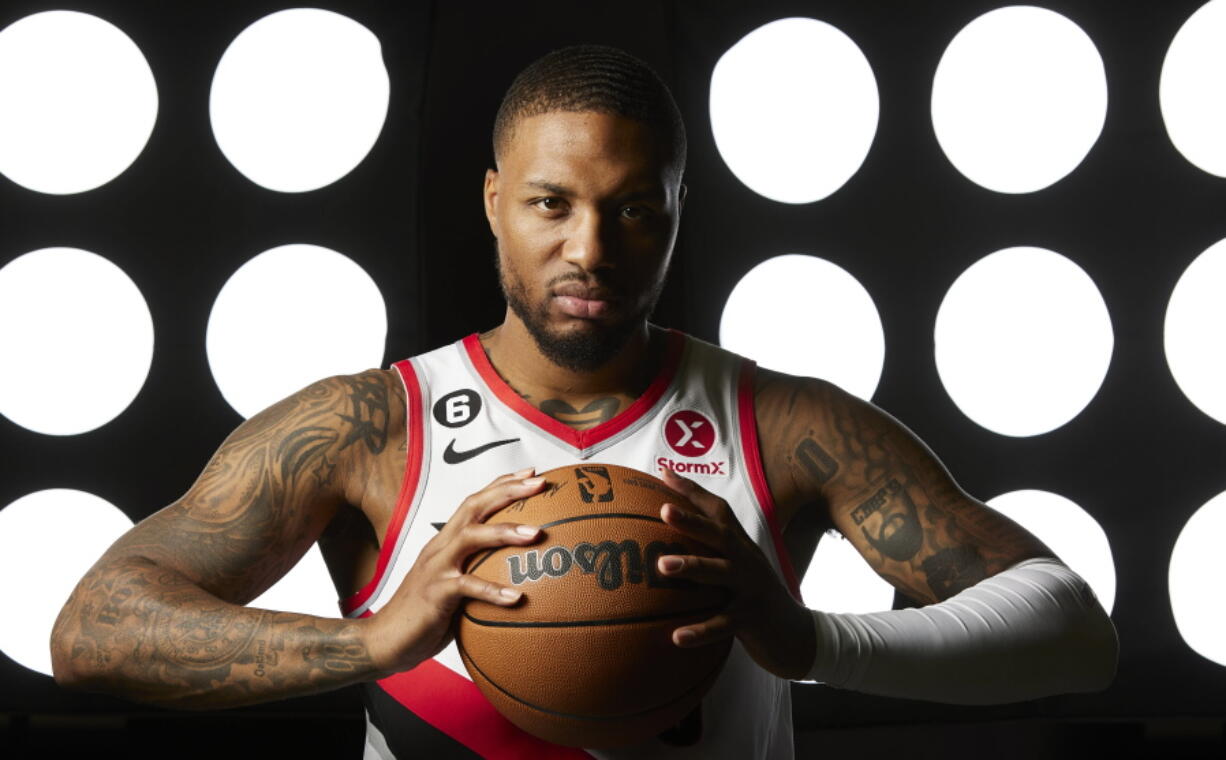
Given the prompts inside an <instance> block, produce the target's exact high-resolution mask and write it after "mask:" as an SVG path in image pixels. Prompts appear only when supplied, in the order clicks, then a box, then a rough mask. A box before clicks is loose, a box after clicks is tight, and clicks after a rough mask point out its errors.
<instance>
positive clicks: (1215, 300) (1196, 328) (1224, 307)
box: [1163, 240, 1226, 423]
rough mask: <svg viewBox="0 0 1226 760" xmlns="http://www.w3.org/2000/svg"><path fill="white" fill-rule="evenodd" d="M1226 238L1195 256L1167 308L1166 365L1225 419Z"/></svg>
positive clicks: (1193, 396)
mask: <svg viewBox="0 0 1226 760" xmlns="http://www.w3.org/2000/svg"><path fill="white" fill-rule="evenodd" d="M1223 293H1226V240H1219V241H1218V242H1216V243H1214V244H1213V245H1212V246H1210V247H1209V248H1208V249H1207V250H1206V251H1205V252H1204V253H1202V254H1201V255H1199V256H1197V257H1196V259H1195V260H1193V261H1192V263H1191V264H1189V265H1188V268H1187V269H1185V270H1184V273H1183V274H1182V275H1181V276H1180V278H1179V282H1177V283H1176V284H1175V289H1174V290H1172V291H1171V299H1170V302H1169V303H1168V304H1167V307H1166V323H1165V325H1164V330H1163V346H1164V348H1165V350H1166V361H1167V366H1169V367H1170V369H1171V375H1172V376H1174V378H1175V382H1176V383H1177V384H1178V385H1179V389H1180V390H1182V391H1183V393H1184V395H1185V396H1187V397H1188V399H1189V400H1190V401H1191V402H1192V403H1193V404H1195V405H1196V408H1198V409H1200V410H1201V411H1202V412H1204V413H1205V414H1207V415H1209V416H1210V417H1212V418H1213V419H1215V420H1217V421H1218V422H1221V423H1226V298H1223V297H1222V294H1223Z"/></svg>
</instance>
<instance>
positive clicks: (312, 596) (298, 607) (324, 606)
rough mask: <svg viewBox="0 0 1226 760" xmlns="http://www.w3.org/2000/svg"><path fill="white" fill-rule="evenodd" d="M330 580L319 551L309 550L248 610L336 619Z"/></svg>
mask: <svg viewBox="0 0 1226 760" xmlns="http://www.w3.org/2000/svg"><path fill="white" fill-rule="evenodd" d="M336 598H337V595H336V589H335V588H333V586H332V576H331V575H329V574H328V566H327V564H325V563H324V556H323V554H322V553H321V552H320V551H319V545H318V544H316V545H314V546H312V547H311V548H310V549H309V550H308V551H307V553H306V554H304V555H303V557H302V559H300V560H299V561H298V564H296V565H294V567H293V569H292V570H290V571H289V572H288V573H286V574H285V575H284V576H282V577H281V580H279V581H277V582H276V583H274V584H273V585H272V587H271V588H269V589H268V590H267V591H265V592H264V593H263V594H260V596H259V597H257V598H256V599H255V601H253V602H251V604H250V605H249V606H251V607H259V608H260V609H265V610H275V611H277V612H297V613H299V614H302V615H315V616H317V617H333V618H335V617H340V616H341V615H340V608H339V607H338V606H337V603H336Z"/></svg>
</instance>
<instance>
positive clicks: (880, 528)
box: [52, 47, 1117, 758]
mask: <svg viewBox="0 0 1226 760" xmlns="http://www.w3.org/2000/svg"><path fill="white" fill-rule="evenodd" d="M494 148H495V159H496V165H497V168H496V169H491V170H490V171H489V172H488V173H487V175H486V179H485V190H484V198H485V208H486V214H487V217H488V219H489V223H490V227H491V230H492V232H493V234H494V237H495V238H496V240H497V247H498V265H499V275H500V281H501V283H502V287H503V292H504V294H505V296H506V299H507V303H508V308H507V312H506V318H505V320H504V321H503V323H502V324H501V325H500V326H498V327H496V328H494V329H492V330H490V331H488V332H486V333H483V334H481V335H473V336H470V337H469V338H466V339H465V340H463V341H460V342H459V343H457V344H455V345H453V346H446V347H443V348H440V349H437V350H435V351H432V352H429V353H427V354H423V355H422V356H419V357H414V358H413V359H412V360H406V361H403V362H398V363H397V364H396V365H395V366H394V367H393V369H391V370H386V371H383V370H371V371H367V372H364V373H361V374H358V375H352V376H342V377H334V378H328V379H326V380H322V381H320V382H318V383H316V384H314V385H312V386H310V387H308V388H306V389H303V390H302V391H300V392H298V393H296V394H294V395H293V396H290V397H289V398H287V399H285V400H284V401H281V402H279V403H278V404H275V405H274V406H272V407H270V408H269V409H267V410H265V411H263V412H261V413H260V414H258V415H256V416H254V417H252V418H251V419H250V420H248V421H247V422H245V423H243V424H242V425H241V426H239V428H238V429H237V430H236V431H235V432H234V433H233V434H232V435H231V436H230V437H229V438H228V439H227V440H226V441H225V442H224V443H223V445H222V446H221V448H220V449H219V451H218V452H217V454H216V455H215V456H214V458H213V459H212V460H211V461H210V463H209V464H208V466H207V467H206V469H205V470H204V472H203V474H202V475H201V476H200V478H199V479H198V480H197V482H196V483H195V484H194V485H193V486H192V488H191V489H190V490H189V491H188V492H187V493H186V494H185V495H184V496H183V497H182V498H181V499H179V500H178V501H176V502H175V503H173V504H171V505H170V506H168V507H166V508H165V509H163V510H161V511H160V512H157V513H156V514H154V515H152V516H150V517H149V518H148V519H146V520H144V521H142V522H141V523H140V524H138V525H137V526H135V527H134V528H133V529H132V530H131V531H130V532H129V533H127V534H126V535H125V536H123V537H122V538H121V539H120V540H119V541H117V542H116V544H115V545H114V546H112V547H111V548H110V549H109V550H108V551H107V553H106V554H105V555H104V556H103V557H102V558H101V559H100V560H99V561H98V563H97V564H95V565H94V567H93V568H92V569H91V570H90V571H89V573H88V574H87V575H86V576H85V577H84V578H83V579H82V581H81V583H80V584H79V585H78V587H77V589H76V590H75V591H74V593H73V595H72V597H71V598H70V599H69V601H68V603H67V604H66V605H65V607H64V610H63V611H62V613H61V615H60V618H59V620H58V621H57V623H56V627H55V630H54V632H53V636H52V651H53V660H54V666H55V673H56V678H57V680H58V681H59V682H60V683H63V684H68V685H73V686H76V687H79V688H87V689H94V690H108V691H112V692H115V693H119V694H123V695H126V696H129V697H131V698H135V699H139V700H143V701H149V702H155V703H159V704H166V705H173V706H181V707H192V708H209V707H224V706H234V705H241V704H248V703H253V702H259V701H267V700H273V699H280V698H285V697H289V696H296V695H301V694H308V693H313V692H319V691H323V690H328V689H333V688H338V687H341V686H345V685H349V684H353V683H363V684H364V690H365V694H366V698H367V705H368V716H369V726H368V741H367V756H368V757H393V756H408V755H409V754H410V753H413V754H414V756H417V755H420V756H430V757H444V756H463V757H472V756H474V754H475V755H478V756H487V757H524V756H533V757H588V756H600V757H605V756H608V757H615V756H621V755H622V754H624V755H625V756H633V757H655V756H658V757H695V758H697V757H703V758H724V757H726V758H743V757H770V758H776V757H789V756H791V754H792V743H791V726H790V720H791V714H790V702H789V696H788V695H789V692H788V688H787V687H788V679H793V680H795V679H804V678H812V679H816V680H819V681H823V682H826V683H829V684H831V685H834V686H839V687H844V688H853V689H859V690H863V691H867V692H871V693H877V694H884V695H889V696H897V697H906V698H914V699H930V700H938V701H945V702H956V703H987V702H1007V701H1016V700H1021V699H1030V698H1034V697H1038V696H1041V695H1045V694H1051V693H1058V692H1068V691H1092V690H1098V689H1102V688H1105V686H1106V685H1107V684H1108V683H1110V681H1111V679H1112V677H1113V675H1114V668H1115V660H1116V651H1117V644H1116V637H1115V631H1114V628H1113V627H1112V625H1111V622H1110V620H1109V619H1108V618H1107V616H1106V614H1105V613H1104V612H1103V610H1102V608H1101V606H1100V605H1099V604H1098V602H1097V600H1096V599H1095V598H1094V595H1093V593H1092V592H1091V591H1090V590H1089V588H1088V586H1087V585H1086V584H1085V583H1084V581H1082V580H1081V579H1080V578H1079V577H1078V576H1076V575H1075V574H1074V573H1072V572H1071V571H1069V570H1068V568H1067V567H1065V566H1064V565H1063V564H1062V563H1060V562H1059V560H1057V559H1055V558H1054V557H1053V556H1052V554H1051V552H1050V551H1049V550H1048V549H1047V548H1046V547H1045V546H1043V544H1042V543H1040V542H1039V541H1038V540H1037V539H1035V538H1034V537H1033V536H1031V535H1030V534H1028V533H1027V532H1026V531H1024V530H1023V529H1021V528H1020V527H1018V526H1017V525H1015V524H1014V523H1012V522H1010V521H1009V520H1007V519H1006V518H1004V517H1002V516H1001V515H999V514H997V513H996V512H994V511H992V510H991V509H989V508H988V507H986V506H985V505H983V504H981V503H979V502H977V501H975V500H973V499H971V498H970V497H969V496H967V495H966V494H965V493H963V492H962V491H961V490H960V489H959V488H958V487H957V485H956V484H955V483H954V482H953V480H952V479H951V478H950V476H949V474H948V473H947V472H946V471H945V469H944V468H943V466H942V465H941V464H940V463H939V462H938V461H937V459H936V458H935V457H934V456H933V454H932V453H931V452H930V451H928V449H927V448H925V447H924V445H923V444H922V443H921V442H920V441H918V440H917V439H916V438H915V437H914V436H913V435H912V434H911V433H910V432H909V431H907V430H906V429H905V428H904V427H903V426H902V425H900V424H899V423H898V422H897V421H895V420H894V419H892V418H891V417H889V416H888V415H886V414H885V413H884V412H882V411H881V410H879V409H877V408H876V407H874V406H873V405H871V404H869V403H867V402H864V401H860V400H858V399H856V398H854V397H852V396H850V395H848V394H846V393H844V392H842V391H841V390H839V389H838V388H836V387H834V386H832V385H830V384H829V383H826V382H823V381H820V380H814V379H811V378H796V377H790V376H786V375H782V374H779V373H775V372H769V371H765V370H755V368H754V367H753V366H752V363H751V362H747V361H745V360H742V359H740V358H739V357H735V356H733V355H731V354H728V353H727V352H724V351H722V350H720V349H718V348H716V347H713V346H709V345H707V344H703V343H701V342H700V341H696V340H694V339H691V338H688V337H686V336H684V335H681V334H680V333H676V332H673V331H667V330H662V329H660V328H658V327H655V326H653V325H651V324H650V323H649V322H648V321H647V320H648V316H649V314H650V313H651V310H652V307H653V306H654V304H655V301H656V298H657V297H658V295H659V293H660V289H661V287H662V284H663V281H664V277H665V274H666V272H667V269H668V264H669V259H670V256H671V253H672V249H673V244H674V241H675V238H676V234H677V229H678V223H679V218H680V213H681V207H682V204H683V202H684V199H685V192H686V191H685V186H684V185H683V184H682V183H681V178H682V173H683V170H684V164H685V134H684V127H683V126H682V124H681V119H680V115H679V113H678V112H677V109H676V105H675V104H674V103H673V101H672V98H671V95H669V94H668V91H667V89H666V88H665V87H664V85H663V83H662V82H660V81H659V79H658V77H656V76H655V74H654V73H652V72H651V71H650V70H649V69H647V68H646V67H645V66H644V65H643V64H642V63H641V62H639V61H637V60H636V59H634V58H632V57H630V56H628V55H626V54H624V53H621V52H620V51H616V50H612V49H608V48H599V47H581V48H568V49H565V50H562V51H557V52H555V53H552V54H550V55H549V56H546V57H545V58H543V59H541V60H539V61H537V62H536V63H534V64H533V65H532V66H530V67H529V68H528V69H526V70H525V71H524V72H523V73H521V74H520V76H519V77H517V79H516V80H515V82H514V83H513V84H512V87H511V89H510V91H509V92H508V93H507V97H506V99H505V100H504V102H503V105H502V107H501V108H500V110H499V114H498V119H497V122H496V125H495V134H494ZM583 462H608V463H614V464H620V465H624V466H628V467H634V468H637V469H640V470H645V471H651V472H657V471H658V472H659V473H660V474H661V475H662V477H663V478H664V479H665V481H666V482H667V483H668V484H669V485H670V486H671V487H672V488H674V489H675V490H676V491H678V492H680V493H681V494H682V495H684V497H685V499H684V500H679V501H681V502H682V503H679V504H669V505H666V506H664V507H663V508H662V509H661V518H662V519H663V520H664V521H665V522H666V523H668V524H669V525H672V526H674V527H675V528H676V529H677V530H679V531H681V532H683V533H685V534H687V535H688V536H690V537H692V538H693V539H695V540H697V541H698V542H700V543H701V544H703V545H706V546H708V547H710V548H711V549H712V550H713V553H714V554H716V555H718V558H716V557H699V556H677V555H668V556H663V557H660V558H659V560H658V567H657V570H658V572H659V573H660V574H661V575H663V576H666V577H675V578H684V579H688V580H691V581H695V582H698V583H702V584H714V585H718V586H721V587H725V588H727V589H728V591H729V599H730V601H729V603H728V605H727V606H726V607H725V608H724V609H722V610H721V611H720V612H719V613H718V614H716V615H714V616H713V617H711V618H710V619H708V620H705V621H701V622H698V623H694V624H690V625H685V626H681V627H679V628H678V629H677V630H675V631H673V634H672V636H673V643H674V644H675V645H676V646H678V647H700V646H705V645H707V644H709V643H711V642H713V641H717V640H723V639H727V638H728V637H735V644H734V646H733V649H732V653H731V654H730V655H729V659H728V661H727V664H726V665H725V669H724V671H723V672H722V673H721V675H720V677H719V679H718V680H717V682H716V683H715V685H714V686H713V687H712V688H711V691H710V692H709V693H708V694H707V696H706V697H705V698H704V700H703V702H702V705H701V710H700V711H698V712H697V714H696V715H694V716H692V718H693V719H692V720H687V721H683V724H682V725H679V726H677V727H675V728H674V729H672V730H669V731H666V732H665V733H664V734H663V735H661V736H660V737H658V738H655V739H652V740H651V741H648V742H646V743H643V744H639V745H636V746H633V747H630V748H627V749H626V750H624V751H590V752H585V751H583V750H578V749H570V748H564V747H558V746H554V745H549V744H546V743H544V742H542V741H540V740H539V739H536V738H535V737H533V736H531V735H530V734H527V733H525V732H523V731H520V730H519V729H517V728H516V727H515V726H514V725H512V724H510V723H509V722H507V721H505V720H504V719H501V716H500V715H499V714H498V713H496V712H495V711H494V710H493V709H492V708H490V707H489V704H488V703H487V702H485V701H484V700H483V699H482V698H481V697H480V695H479V694H477V693H476V690H475V687H473V685H472V683H471V681H469V679H468V677H467V675H466V674H465V673H464V671H463V668H462V667H461V666H460V665H459V664H458V658H457V657H456V655H455V648H454V644H453V643H452V636H453V631H454V622H455V617H456V612H457V610H458V609H459V607H460V605H461V603H462V602H463V601H464V600H466V599H480V600H484V601H487V602H491V603H493V604H498V605H502V606H512V605H515V604H517V603H518V602H519V599H520V597H521V596H522V595H523V593H524V592H523V591H522V590H521V589H520V588H511V587H499V586H498V585H496V584H493V583H490V582H487V581H482V580H479V579H477V578H475V577H474V576H472V575H469V574H465V573H464V572H463V569H464V562H465V560H466V558H467V557H469V556H470V555H472V554H474V553H475V552H477V551H480V550H482V549H486V548H491V547H499V546H527V545H529V544H533V543H534V542H537V541H539V540H540V539H541V534H542V531H541V530H540V528H539V527H538V526H535V525H518V524H516V523H515V522H500V523H497V524H494V523H488V522H486V520H487V519H488V518H489V517H490V516H491V515H492V514H494V513H496V512H498V511H499V510H503V509H505V508H506V507H508V506H509V505H511V504H513V503H515V502H516V501H519V500H521V499H524V498H526V497H528V496H530V495H533V494H536V493H538V492H540V491H542V490H543V489H545V488H547V487H548V485H549V484H547V483H546V482H545V481H544V480H543V479H541V478H540V477H536V476H535V473H536V472H543V471H545V470H547V469H550V468H552V467H557V466H561V465H565V464H576V465H581V464H582V463H583ZM674 471H682V472H685V473H686V474H687V476H688V477H681V476H679V475H677V474H676V472H674ZM504 473H509V474H504ZM479 483H488V485H486V486H485V487H483V488H480V489H479V490H476V491H475V493H474V490H475V489H476V488H477V484H479ZM457 505H458V506H457ZM830 528H833V529H836V530H838V531H839V532H840V533H841V534H842V535H843V536H844V537H846V538H847V539H848V540H850V541H851V542H852V544H853V545H854V546H855V547H856V548H857V549H858V550H859V551H860V553H861V554H862V555H863V556H864V558H865V559H866V560H867V561H868V562H869V564H870V565H871V566H872V567H873V568H874V569H875V570H876V571H877V572H878V573H879V574H880V575H881V576H882V577H883V578H885V579H886V580H888V581H889V582H890V583H892V584H893V585H894V586H895V587H896V588H897V589H899V590H900V591H902V592H903V593H904V594H906V595H907V596H909V597H911V598H912V599H914V600H916V601H917V602H921V603H924V604H926V605H928V606H926V607H921V608H918V609H912V610H899V611H888V612H882V613H874V614H872V615H831V614H825V613H821V612H817V611H813V610H808V609H806V608H805V607H804V606H803V604H801V603H800V602H799V601H798V589H797V585H796V576H795V573H794V572H793V571H792V566H791V561H790V559H789V557H788V552H787V550H786V548H785V545H788V544H791V545H799V546H808V547H812V546H814V545H815V544H816V540H817V536H818V535H820V531H822V530H824V529H830ZM315 541H318V542H319V543H320V546H321V548H322V549H323V552H324V556H325V559H326V560H327V562H328V565H329V569H330V571H331V573H332V576H333V580H334V582H335V584H336V587H337V590H338V591H339V593H340V596H341V600H342V601H341V604H342V610H343V611H344V613H345V614H346V618H345V619H341V620H335V619H325V618H314V617H310V616H305V615H295V614H288V613H279V612H271V611H264V610H256V609H251V608H247V607H243V606H241V605H243V604H246V603H247V602H249V601H251V600H252V599H254V598H255V597H256V596H258V595H259V594H260V593H261V592H263V591H264V590H265V589H266V588H268V587H269V586H270V585H271V584H272V583H273V582H275V580H276V579H277V578H279V577H280V576H281V575H283V574H284V573H285V572H286V571H287V570H288V569H289V568H290V567H292V566H293V565H294V563H296V562H297V560H298V559H299V558H300V557H301V556H302V554H303V553H304V552H305V551H306V550H307V549H308V548H309V547H310V545H311V544H312V543H314V542H315ZM798 559H799V558H798ZM831 582H837V579H831ZM528 593H529V594H530V593H531V590H530V589H529V591H528ZM474 695H476V696H475V697H474Z"/></svg>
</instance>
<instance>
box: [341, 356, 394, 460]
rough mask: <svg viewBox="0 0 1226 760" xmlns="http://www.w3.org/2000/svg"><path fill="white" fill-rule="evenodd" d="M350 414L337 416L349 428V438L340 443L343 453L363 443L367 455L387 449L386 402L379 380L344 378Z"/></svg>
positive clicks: (358, 377) (384, 391) (360, 377)
mask: <svg viewBox="0 0 1226 760" xmlns="http://www.w3.org/2000/svg"><path fill="white" fill-rule="evenodd" d="M345 385H346V386H348V397H349V403H350V406H351V407H352V409H353V412H352V414H338V415H337V416H339V417H340V418H341V419H342V420H344V421H345V422H348V423H349V425H350V429H349V434H348V435H347V436H346V437H345V440H344V441H342V442H341V445H340V448H341V449H346V448H348V447H349V446H351V445H353V444H354V443H356V442H357V441H362V442H363V443H365V444H366V447H367V448H368V449H370V453H372V454H378V453H380V452H382V451H383V447H384V446H386V445H387V422H388V416H389V415H388V402H387V386H386V385H384V384H383V383H382V382H380V381H378V380H371V379H368V378H365V377H362V376H360V375H358V376H355V377H349V378H345Z"/></svg>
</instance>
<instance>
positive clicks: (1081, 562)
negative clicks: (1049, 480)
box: [988, 490, 1115, 614]
mask: <svg viewBox="0 0 1226 760" xmlns="http://www.w3.org/2000/svg"><path fill="white" fill-rule="evenodd" d="M988 505H989V506H991V507H992V508H993V509H995V510H996V511H998V512H1000V513H1001V514H1003V515H1004V516H1005V517H1008V518H1009V519H1010V520H1012V521H1014V522H1015V523H1017V524H1018V525H1021V526H1022V527H1023V528H1025V529H1026V530H1028V531H1030V532H1031V533H1033V534H1034V535H1035V537H1036V538H1038V539H1039V540H1040V541H1042V542H1043V543H1045V544H1047V548H1048V549H1051V550H1052V551H1053V552H1055V553H1056V556H1057V557H1059V558H1060V559H1061V560H1063V562H1064V564H1066V565H1068V566H1069V567H1070V568H1071V569H1072V570H1073V571H1074V572H1075V573H1077V574H1078V575H1080V576H1081V577H1082V578H1084V579H1085V581H1086V583H1088V584H1090V588H1092V589H1094V594H1095V595H1096V596H1097V597H1098V601H1099V602H1100V603H1101V604H1102V606H1103V609H1105V610H1106V611H1107V614H1110V613H1111V610H1112V608H1113V607H1114V606H1115V559H1114V556H1113V555H1112V553H1111V543H1110V542H1109V541H1108V540H1107V534H1106V533H1104V532H1103V529H1102V526H1101V525H1099V524H1098V521H1097V520H1095V519H1094V518H1093V517H1091V516H1090V514H1089V513H1088V512H1086V511H1085V510H1084V509H1082V508H1081V507H1080V506H1078V505H1077V504H1076V502H1073V501H1071V500H1069V499H1066V498H1065V497H1063V496H1061V495H1059V494H1055V493H1052V492H1050V491H1035V490H1024V491H1011V492H1009V493H1004V494H1001V495H1000V496H997V497H996V498H995V499H991V500H989V501H988Z"/></svg>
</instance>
